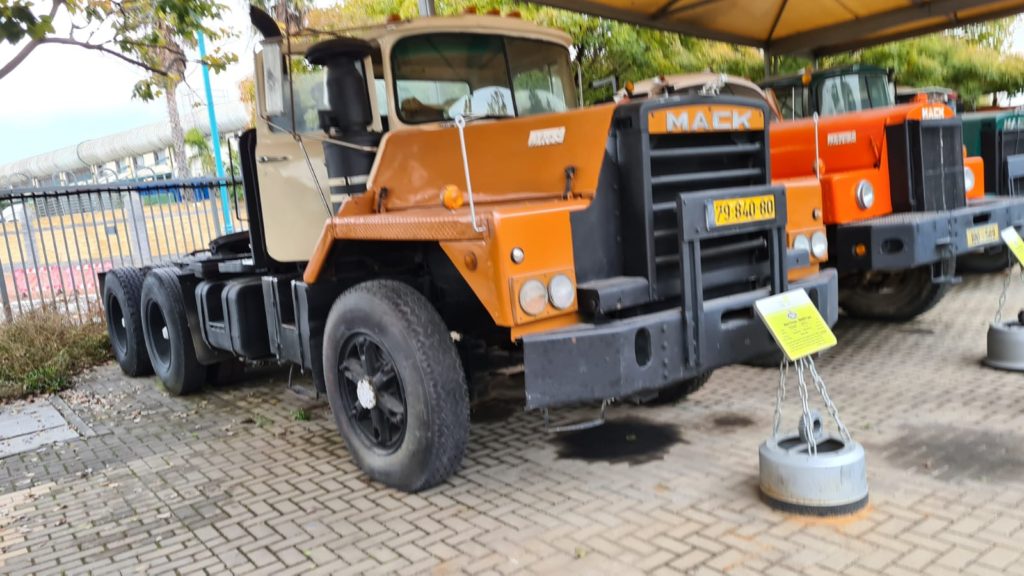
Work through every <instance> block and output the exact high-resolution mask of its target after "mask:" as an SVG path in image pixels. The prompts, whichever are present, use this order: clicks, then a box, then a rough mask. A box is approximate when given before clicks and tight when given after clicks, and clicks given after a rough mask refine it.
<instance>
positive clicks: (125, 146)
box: [0, 103, 250, 187]
mask: <svg viewBox="0 0 1024 576" xmlns="http://www.w3.org/2000/svg"><path fill="white" fill-rule="evenodd" d="M181 120H182V124H183V130H184V131H185V132H186V133H187V132H188V131H189V130H191V129H193V128H195V129H198V130H199V131H200V132H202V133H203V134H204V135H206V136H209V135H210V122H209V119H208V115H207V111H206V107H205V106H200V107H191V108H190V109H189V110H188V112H187V113H183V114H182V115H181ZM249 124H250V116H249V112H248V110H247V109H246V108H245V106H243V105H242V104H240V103H226V104H225V103H217V127H218V129H219V130H220V134H221V136H222V137H223V136H227V135H228V134H231V133H235V132H239V131H241V130H244V129H245V128H247V127H248V126H249ZM172 141H173V140H172V138H171V127H170V125H169V124H168V123H167V122H158V123H155V124H149V125H146V126H140V127H138V128H132V129H130V130H125V131H123V132H117V133H114V134H110V135H107V136H101V137H99V138H93V139H89V140H83V141H82V142H79V143H78V144H75V145H73V146H65V147H63V148H58V149H57V150H53V151H50V152H46V153H43V154H37V155H35V156H31V157H29V158H23V159H21V160H17V161H15V162H11V163H9V164H4V165H0V187H13V186H31V185H36V184H38V185H44V186H45V185H51V184H91V183H95V182H113V181H115V180H136V179H138V180H141V179H164V178H169V177H170V176H171V174H173V166H172V159H171V156H172V155H171V151H170V146H171V143H172ZM223 154H227V151H226V150H225V151H223Z"/></svg>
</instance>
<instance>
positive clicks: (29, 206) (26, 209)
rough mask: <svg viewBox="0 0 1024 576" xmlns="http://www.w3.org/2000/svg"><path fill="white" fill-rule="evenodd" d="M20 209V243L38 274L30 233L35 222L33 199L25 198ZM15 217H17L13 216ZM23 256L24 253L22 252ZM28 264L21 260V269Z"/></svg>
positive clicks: (34, 244)
mask: <svg viewBox="0 0 1024 576" xmlns="http://www.w3.org/2000/svg"><path fill="white" fill-rule="evenodd" d="M21 206H22V207H23V208H22V214H23V217H22V226H21V236H22V238H21V242H22V244H23V245H24V250H25V252H27V253H28V258H29V259H31V260H32V267H33V268H35V270H36V274H38V273H39V253H38V252H37V251H36V238H35V236H36V235H35V234H34V233H33V232H32V228H33V227H34V226H35V222H36V206H35V199H34V198H31V197H27V196H26V197H25V200H23V201H22V203H21ZM15 217H17V216H15ZM22 255H23V256H24V255H25V253H24V252H23V253H22ZM27 263H28V259H25V258H23V261H22V263H21V265H22V268H24V266H25V264H27Z"/></svg>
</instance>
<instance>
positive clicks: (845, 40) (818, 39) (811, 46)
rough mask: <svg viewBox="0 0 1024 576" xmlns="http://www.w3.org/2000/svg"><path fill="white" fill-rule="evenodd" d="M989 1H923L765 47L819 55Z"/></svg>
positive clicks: (987, 18)
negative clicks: (898, 27) (840, 46)
mask: <svg viewBox="0 0 1024 576" xmlns="http://www.w3.org/2000/svg"><path fill="white" fill-rule="evenodd" d="M991 3H992V1H991V0H934V1H932V2H928V3H926V4H918V5H915V6H910V7H907V8H900V9H898V10H892V11H889V12H883V13H881V14H874V15H872V16H866V17H864V18H858V19H857V20H853V21H851V22H844V23H842V24H836V25H834V26H826V27H824V28H818V29H817V30H811V31H809V32H803V33H800V34H793V35H792V36H786V37H785V38H780V39H779V40H776V41H774V42H772V43H771V44H769V46H768V50H769V51H770V52H771V53H772V54H808V55H813V54H812V53H814V52H817V53H818V54H823V53H825V52H826V51H834V50H832V49H831V47H832V46H838V45H845V44H849V43H854V42H856V41H857V40H858V39H861V38H864V37H866V36H869V35H871V34H872V33H874V32H877V31H879V30H885V29H886V28H893V27H896V26H899V25H901V24H906V23H909V22H913V21H915V20H922V19H927V18H935V17H940V16H941V17H944V18H950V17H952V16H954V15H955V14H956V12H957V11H959V10H966V9H970V8H977V7H979V6H984V5H985V4H991ZM1019 11H1020V7H1018V8H1017V9H1016V12H1019ZM984 19H985V20H989V19H991V16H987V15H986V17H985V18H984ZM946 27H948V25H946V26H943V27H942V28H946ZM919 34H921V32H919V31H916V30H915V31H913V32H912V33H911V34H909V35H913V36H916V35H919ZM865 43H866V44H877V43H878V41H877V40H875V39H872V40H870V41H867V42H865Z"/></svg>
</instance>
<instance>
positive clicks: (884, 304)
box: [839, 266, 949, 322]
mask: <svg viewBox="0 0 1024 576" xmlns="http://www.w3.org/2000/svg"><path fill="white" fill-rule="evenodd" d="M948 289H949V285H948V284H937V283H935V282H932V272H931V268H930V267H928V266H922V267H920V268H913V269H910V270H902V271H900V272H865V273H860V274H857V275H856V276H851V277H849V278H847V279H844V282H843V284H842V286H841V288H840V290H839V305H840V306H841V307H842V308H843V310H845V311H846V313H847V314H849V315H850V316H852V317H854V318H865V319H871V320H888V321H894V322H905V321H907V320H912V319H913V318H916V317H917V316H919V315H921V314H924V313H925V312H927V311H928V310H931V309H932V308H933V307H934V306H935V305H936V304H938V303H939V300H942V297H943V296H945V295H946V291H947V290H948Z"/></svg>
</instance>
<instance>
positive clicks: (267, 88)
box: [263, 42, 285, 116]
mask: <svg viewBox="0 0 1024 576" xmlns="http://www.w3.org/2000/svg"><path fill="white" fill-rule="evenodd" d="M284 90H285V85H284V60H283V59H282V58H281V44H280V43H278V42H264V43H263V112H264V113H265V114H266V115H267V116H279V115H281V114H284Z"/></svg>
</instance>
